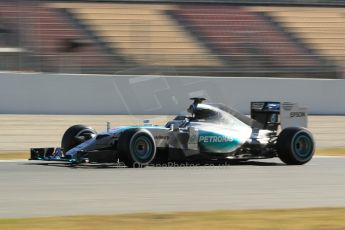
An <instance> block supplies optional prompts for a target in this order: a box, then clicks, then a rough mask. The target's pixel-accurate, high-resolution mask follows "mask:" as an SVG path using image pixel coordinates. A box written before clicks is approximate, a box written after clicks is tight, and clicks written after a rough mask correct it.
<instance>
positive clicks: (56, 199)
mask: <svg viewBox="0 0 345 230" xmlns="http://www.w3.org/2000/svg"><path fill="white" fill-rule="evenodd" d="M344 178H345V157H317V158H314V159H313V160H312V161H311V162H309V163H308V164H306V165H303V166H286V165H283V164H281V163H280V162H279V160H275V159H270V160H260V161H252V162H247V163H241V164H236V165H223V166H198V167H183V166H181V167H147V168H143V169H129V168H121V167H115V166H104V165H94V166H79V167H66V166H64V165H61V164H47V163H42V164H41V163H39V162H37V161H2V162H0V181H1V187H0V218H7V217H35V216H56V215H80V214H112V213H130V212H161V211H164V212H170V211H197V210H198V211H200V210H215V209H218V210H219V209H262V208H265V209H266V208H299V207H303V208H305V207H344V206H345V183H344V182H345V180H344Z"/></svg>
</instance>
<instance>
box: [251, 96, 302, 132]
mask: <svg viewBox="0 0 345 230" xmlns="http://www.w3.org/2000/svg"><path fill="white" fill-rule="evenodd" d="M250 107H251V118H252V119H254V120H256V121H258V122H259V123H260V124H262V125H263V129H268V130H272V131H276V130H278V126H279V125H280V126H281V128H282V129H285V128H288V127H304V128H307V124H308V113H307V108H304V107H299V105H298V104H297V103H291V102H273V101H260V102H251V105H250Z"/></svg>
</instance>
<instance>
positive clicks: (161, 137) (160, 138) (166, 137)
mask: <svg viewBox="0 0 345 230" xmlns="http://www.w3.org/2000/svg"><path fill="white" fill-rule="evenodd" d="M155 139H156V140H168V139H169V137H168V136H155Z"/></svg>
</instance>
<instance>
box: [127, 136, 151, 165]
mask: <svg viewBox="0 0 345 230" xmlns="http://www.w3.org/2000/svg"><path fill="white" fill-rule="evenodd" d="M132 149H133V154H134V155H135V156H136V158H138V160H140V161H146V160H147V159H149V158H150V157H151V155H152V152H153V145H152V143H151V140H150V139H149V138H148V137H146V136H138V137H137V138H136V139H135V140H134V143H133V148H132Z"/></svg>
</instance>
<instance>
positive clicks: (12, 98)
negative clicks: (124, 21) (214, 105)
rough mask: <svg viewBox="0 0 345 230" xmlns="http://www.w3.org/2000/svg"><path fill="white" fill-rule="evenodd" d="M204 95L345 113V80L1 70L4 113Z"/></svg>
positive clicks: (236, 104) (180, 107)
mask: <svg viewBox="0 0 345 230" xmlns="http://www.w3.org/2000/svg"><path fill="white" fill-rule="evenodd" d="M194 96H203V97H206V98H208V101H209V102H220V103H223V104H225V105H228V106H231V107H233V108H235V109H237V110H239V111H240V112H242V113H247V114H248V113H249V106H250V105H249V103H250V101H257V100H274V101H292V102H299V103H300V105H303V106H306V107H308V108H309V112H310V113H311V114H332V115H338V114H345V80H340V79H339V80H329V79H327V80H320V79H272V78H221V77H176V76H124V75H116V76H113V75H73V74H43V73H42V74H41V73H25V74H23V73H0V113H1V114H104V115H107V114H176V113H178V112H179V111H184V110H185V109H186V108H187V106H188V105H189V104H190V101H189V99H188V98H189V97H194Z"/></svg>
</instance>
